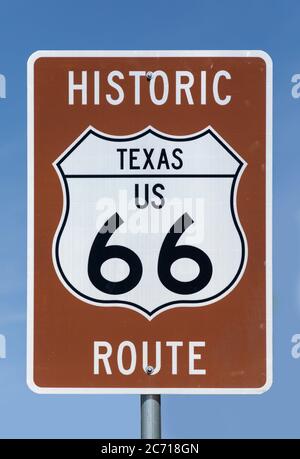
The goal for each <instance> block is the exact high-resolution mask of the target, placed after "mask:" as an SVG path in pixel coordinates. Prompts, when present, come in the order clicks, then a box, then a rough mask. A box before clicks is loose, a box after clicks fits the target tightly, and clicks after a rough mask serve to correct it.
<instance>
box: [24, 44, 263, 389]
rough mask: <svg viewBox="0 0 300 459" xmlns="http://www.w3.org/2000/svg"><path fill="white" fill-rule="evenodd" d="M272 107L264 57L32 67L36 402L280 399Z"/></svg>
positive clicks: (31, 294) (139, 54)
mask: <svg viewBox="0 0 300 459" xmlns="http://www.w3.org/2000/svg"><path fill="white" fill-rule="evenodd" d="M271 95H272V65H271V60H270V58H269V57H268V55H266V54H265V53H263V52H258V51H236V52H234V51H145V52H144V51H122V52H119V51H118V52H115V51H113V52H109V51H99V52H98V51H79V52H77V51H70V52H64V51H47V52H38V53H35V54H34V55H33V56H31V58H30V59H29V64H28V104H29V132H28V143H29V144H28V155H29V168H28V182H29V211H28V222H29V228H28V230H29V231H28V384H29V386H30V388H31V389H33V390H34V391H36V392H40V393H118V392H122V393H260V392H263V391H265V390H267V389H268V388H269V387H270V385H271V379H272V375H271V372H272V362H271V128H272V127H271Z"/></svg>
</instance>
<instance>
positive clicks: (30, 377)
mask: <svg viewBox="0 0 300 459" xmlns="http://www.w3.org/2000/svg"><path fill="white" fill-rule="evenodd" d="M41 57H54V58H57V57H123V58H126V57H157V58H161V57H256V58H261V59H263V60H264V62H265V64H266V70H267V75H266V86H267V87H266V170H267V174H266V300H267V305H266V306H267V307H266V356H267V362H266V370H267V378H266V383H265V384H264V385H263V386H262V387H258V388H157V387H154V388H119V387H112V388H101V387H98V388H74V387H64V388H60V387H50V388H49V387H39V386H37V385H36V384H35V382H34V64H35V62H36V60H37V59H39V58H41ZM272 68H273V64H272V59H271V57H270V56H269V55H268V54H267V53H266V52H264V51H257V50H252V51H242V50H239V51H233V50H231V51H225V50H223V51H222V50H220V51H217V50H212V51H209V50H205V51H197V50H190V51H187V50H185V51H183V50H179V51H175V50H168V51H167V50H164V51H150V50H147V51H134V50H131V51H108V50H107V51H37V52H35V53H33V54H32V55H31V56H30V57H29V59H28V64H27V120H28V122H27V161H28V166H27V180H28V185H27V186H28V189H27V190H28V191H27V209H28V210H27V385H28V387H29V388H30V389H31V390H32V391H33V392H35V393H38V394H199V395H200V394H206V395H208V394H212V395H217V394H220V395H225V394H228V395H233V394H261V393H264V392H266V391H267V390H269V389H270V387H271V385H272V382H273V350H272V336H273V327H272V94H273V78H272V72H273V70H272Z"/></svg>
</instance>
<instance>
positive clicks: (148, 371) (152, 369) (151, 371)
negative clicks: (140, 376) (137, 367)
mask: <svg viewBox="0 0 300 459" xmlns="http://www.w3.org/2000/svg"><path fill="white" fill-rule="evenodd" d="M153 371H154V368H153V367H151V365H149V366H148V367H146V373H147V375H152V373H153Z"/></svg>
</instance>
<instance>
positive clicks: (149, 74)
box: [146, 72, 153, 81]
mask: <svg viewBox="0 0 300 459" xmlns="http://www.w3.org/2000/svg"><path fill="white" fill-rule="evenodd" d="M152 77H153V72H147V73H146V78H147V80H149V81H150V80H151V79H152Z"/></svg>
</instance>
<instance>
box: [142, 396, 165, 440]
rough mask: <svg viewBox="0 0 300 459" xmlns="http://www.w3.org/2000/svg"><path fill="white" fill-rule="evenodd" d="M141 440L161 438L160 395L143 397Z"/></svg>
mask: <svg viewBox="0 0 300 459" xmlns="http://www.w3.org/2000/svg"><path fill="white" fill-rule="evenodd" d="M141 438H142V439H153V440H157V439H160V438H161V401H160V395H145V394H144V395H141Z"/></svg>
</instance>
